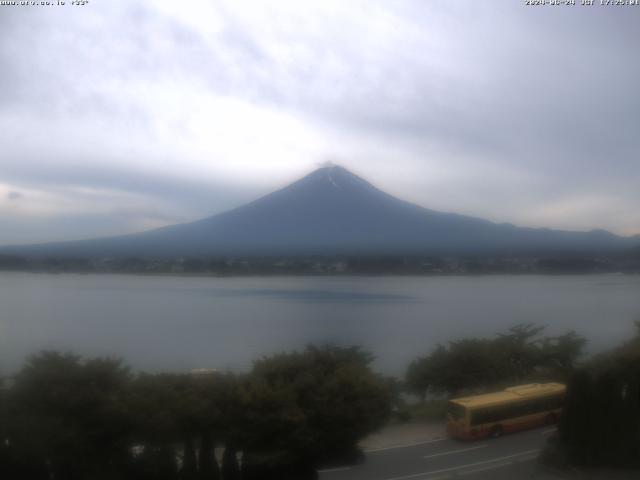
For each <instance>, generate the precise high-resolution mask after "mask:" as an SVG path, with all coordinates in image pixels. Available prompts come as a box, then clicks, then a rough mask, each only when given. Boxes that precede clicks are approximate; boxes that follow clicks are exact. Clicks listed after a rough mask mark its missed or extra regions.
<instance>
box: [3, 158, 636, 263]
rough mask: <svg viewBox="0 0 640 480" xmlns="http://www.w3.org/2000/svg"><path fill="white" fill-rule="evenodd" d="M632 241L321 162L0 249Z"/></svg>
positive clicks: (411, 249)
mask: <svg viewBox="0 0 640 480" xmlns="http://www.w3.org/2000/svg"><path fill="white" fill-rule="evenodd" d="M639 244H640V238H638V237H620V236H617V235H614V234H612V233H610V232H607V231H604V230H593V231H589V232H574V231H563V230H550V229H543V228H522V227H516V226H514V225H512V224H505V223H502V224H498V223H493V222H490V221H487V220H483V219H480V218H474V217H469V216H463V215H457V214H453V213H442V212H438V211H434V210H429V209H427V208H423V207H420V206H418V205H415V204H412V203H409V202H406V201H403V200H400V199H398V198H395V197H393V196H391V195H389V194H387V193H385V192H383V191H381V190H379V189H378V188H376V187H374V186H373V185H371V184H370V183H369V182H367V181H366V180H363V179H362V178H360V177H358V176H356V175H354V174H353V173H351V172H349V171H348V170H346V169H344V168H342V167H339V166H334V165H330V166H325V167H322V168H319V169H317V170H315V171H314V172H312V173H310V174H309V175H307V176H305V177H304V178H302V179H300V180H298V181H296V182H294V183H292V184H290V185H288V186H286V187H284V188H282V189H281V190H278V191H275V192H273V193H271V194H268V195H266V196H264V197H262V198H259V199H258V200H255V201H253V202H251V203H248V204H246V205H244V206H241V207H239V208H236V209H233V210H230V211H227V212H225V213H221V214H219V215H215V216H212V217H209V218H205V219H203V220H198V221H195V222H191V223H185V224H178V225H172V226H168V227H163V228H159V229H155V230H150V231H146V232H143V233H138V234H133V235H125V236H119V237H110V238H98V239H93V240H82V241H71V242H58V243H47V244H39V245H24V246H12V247H4V248H2V249H0V252H1V253H12V254H19V255H32V256H44V255H46V256H59V257H123V256H139V257H197V256H221V255H315V254H320V255H335V254H354V253H355V254H428V255H467V254H485V255H506V254H522V255H526V254H532V255H534V254H536V255H537V254H549V253H563V254H567V253H576V254H595V253H610V252H615V251H621V250H624V249H626V248H631V247H633V246H635V245H639Z"/></svg>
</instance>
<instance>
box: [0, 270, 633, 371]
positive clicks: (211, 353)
mask: <svg viewBox="0 0 640 480" xmlns="http://www.w3.org/2000/svg"><path fill="white" fill-rule="evenodd" d="M639 292H640V276H624V275H612V274H608V275H589V276H529V275H527V276H512V275H499V276H477V277H475V276H448V277H298V278H293V277H271V278H258V277H251V278H240V277H238V278H190V277H160V276H158V277H143V276H121V275H71V274H69V275H67V274H64V275H50V274H32V273H2V274H0V373H5V374H6V373H10V372H12V371H15V370H16V369H17V368H19V366H20V365H21V363H22V361H23V360H24V358H25V356H26V355H28V354H30V353H33V352H36V351H38V350H40V349H45V348H50V349H64V350H67V349H70V350H73V351H75V352H77V353H81V354H85V355H115V356H122V357H123V358H124V359H125V360H126V362H127V363H128V364H130V365H132V366H133V367H134V368H135V369H144V370H151V371H157V370H161V369H168V370H185V369H191V368H203V367H207V368H218V369H232V370H235V371H239V370H245V369H247V368H249V367H250V366H251V361H252V360H253V359H256V358H258V357H259V356H261V355H266V354H270V353H274V352H278V351H282V350H291V349H298V348H302V347H304V345H306V344H307V343H325V342H331V343H337V344H341V345H361V346H362V347H364V348H365V349H367V350H369V351H371V352H372V353H374V354H375V355H376V357H377V358H376V361H375V365H374V366H375V368H376V369H377V370H379V371H381V372H384V373H387V374H397V375H400V374H402V373H403V372H404V369H405V368H406V366H407V365H408V363H409V362H410V361H411V360H412V359H414V358H415V357H416V356H419V355H422V354H425V353H428V352H429V351H430V349H431V348H432V347H434V346H435V345H436V344H437V343H438V342H447V341H450V340H455V339H456V338H460V337H462V336H491V335H493V334H495V333H497V332H499V331H503V330H505V329H507V328H509V327H510V326H513V325H515V324H518V323H524V322H534V323H537V324H543V325H548V332H549V333H562V332H564V331H566V330H569V329H575V330H577V331H578V333H580V334H582V335H585V336H586V337H587V339H588V340H589V345H588V347H589V349H590V350H591V351H598V350H601V349H604V348H608V347H611V346H613V345H615V344H616V343H618V342H620V341H623V340H624V339H625V338H627V337H628V336H629V335H630V334H631V333H632V332H633V320H635V319H640V295H639V294H638V293H639Z"/></svg>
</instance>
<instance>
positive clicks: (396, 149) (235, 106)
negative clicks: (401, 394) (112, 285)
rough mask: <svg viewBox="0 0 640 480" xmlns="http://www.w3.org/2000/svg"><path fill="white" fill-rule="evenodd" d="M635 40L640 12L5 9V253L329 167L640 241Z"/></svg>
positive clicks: (153, 219) (305, 6)
mask: <svg viewBox="0 0 640 480" xmlns="http://www.w3.org/2000/svg"><path fill="white" fill-rule="evenodd" d="M578 3H580V0H578ZM638 45H640V7H601V6H593V7H581V6H575V7H566V6H563V7H552V6H546V7H540V6H538V7H527V6H525V5H524V2H523V1H519V0H506V1H490V2H489V1H485V2H479V1H477V0H466V1H464V0H460V1H456V2H451V1H436V0H430V1H424V0H416V1H389V0H385V1H373V0H364V1H357V0H349V1H344V0H336V1H332V0H320V1H317V2H313V1H309V0H305V1H299V0H289V1H282V0H281V1H275V0H274V1H258V0H256V1H239V0H230V1H213V0H207V1H205V0H202V1H200V0H191V1H189V2H180V1H175V0H171V1H165V0H148V1H143V0H138V1H135V0H123V1H118V0H91V1H90V2H89V4H88V5H87V6H83V7H79V6H71V5H70V2H69V1H68V2H67V5H66V6H64V7H62V6H48V7H44V6H0V244H6V243H22V242H37V241H47V240H58V239H74V238H87V237H92V236H101V235H112V234H120V233H124V232H132V231H140V230H144V229H148V228H151V227H156V226H161V225H166V224H170V223H176V222H183V221H188V220H192V219H197V218H201V217H205V216H208V215H210V214H214V213H218V212H221V211H224V210H226V209H228V208H231V207H234V206H237V205H240V204H242V203H244V202H246V201H249V200H252V199H254V198H256V197H258V196H260V195H262V194H265V193H267V192H269V191H271V190H273V189H275V188H278V187H280V186H283V185H285V184H287V183H288V182H289V181H291V180H294V179H296V178H297V177H299V176H301V175H304V174H305V173H307V172H309V171H311V170H313V169H314V168H315V167H316V165H317V164H319V163H320V162H324V161H327V160H332V161H334V162H335V163H339V164H341V165H343V166H345V167H346V168H349V169H351V170H352V171H353V172H354V173H356V174H359V175H361V176H363V177H365V178H366V179H368V180H369V181H371V182H372V183H374V184H375V185H376V186H378V187H380V188H381V189H383V190H386V191H388V192H389V193H392V194H394V195H397V196H399V197H402V198H404V199H407V200H410V201H413V202H416V203H418V204H420V205H423V206H427V207H430V208H434V209H439V210H445V211H454V212H459V213H464V214H470V215H476V216H480V217H484V218H488V219H491V220H494V221H499V222H503V221H509V222H513V223H516V224H519V225H528V226H548V227H557V228H566V229H580V230H589V229H593V228H606V229H609V230H612V231H614V232H617V233H620V234H637V233H640V208H638V205H640V188H639V184H640V182H639V181H638V179H639V178H640V175H639V174H640V158H639V156H638V152H639V151H640V60H639V58H640V57H639V56H638Z"/></svg>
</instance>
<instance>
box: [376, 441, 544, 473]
mask: <svg viewBox="0 0 640 480" xmlns="http://www.w3.org/2000/svg"><path fill="white" fill-rule="evenodd" d="M539 451H540V450H539V449H536V450H526V451H524V452H519V453H514V454H512V455H505V456H503V457H496V458H492V459H490V460H483V461H481V462H474V463H467V464H466V465H458V466H457V467H449V468H442V469H440V470H430V471H428V472H420V473H414V474H411V475H403V476H400V477H392V478H386V479H385V480H407V479H409V478H418V477H425V476H428V475H435V474H436V473H445V472H452V471H454V470H462V469H464V468H468V467H475V466H477V465H486V464H487V463H494V462H500V461H503V460H508V459H510V458H515V457H521V456H522V455H531V454H532V453H538V452H539Z"/></svg>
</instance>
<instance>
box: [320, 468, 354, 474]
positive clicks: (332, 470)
mask: <svg viewBox="0 0 640 480" xmlns="http://www.w3.org/2000/svg"><path fill="white" fill-rule="evenodd" d="M351 468H352V467H337V468H325V469H324V470H318V473H333V472H346V471H347V470H351Z"/></svg>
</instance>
